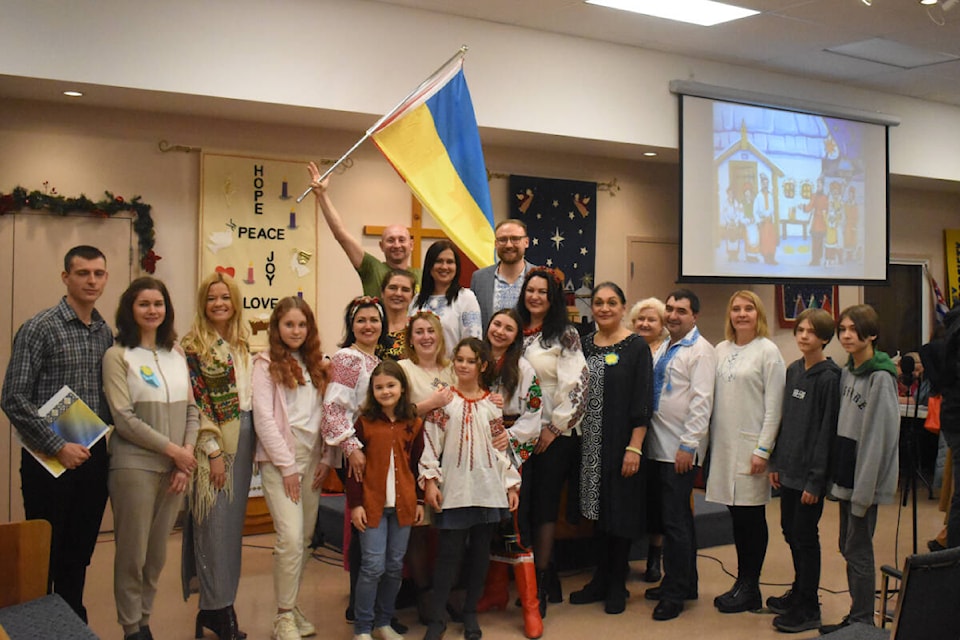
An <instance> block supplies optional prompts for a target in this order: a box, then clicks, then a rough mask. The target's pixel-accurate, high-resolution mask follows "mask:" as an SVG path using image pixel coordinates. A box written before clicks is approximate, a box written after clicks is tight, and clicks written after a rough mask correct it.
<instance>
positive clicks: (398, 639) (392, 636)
mask: <svg viewBox="0 0 960 640" xmlns="http://www.w3.org/2000/svg"><path fill="white" fill-rule="evenodd" d="M373 637H374V638H376V639H377V640H403V636H402V635H400V634H399V633H397V632H396V631H394V630H393V627H391V626H390V625H384V626H382V627H377V628H376V629H374V630H373ZM364 640H366V639H365V638H364Z"/></svg>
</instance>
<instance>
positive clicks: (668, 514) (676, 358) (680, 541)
mask: <svg viewBox="0 0 960 640" xmlns="http://www.w3.org/2000/svg"><path fill="white" fill-rule="evenodd" d="M699 313H700V299H699V298H697V295H696V294H695V293H693V292H692V291H690V290H689V289H677V290H676V291H673V292H672V293H670V295H668V296H667V302H666V325H667V330H668V331H669V332H670V344H669V346H668V347H667V350H666V351H665V352H664V353H663V355H661V356H660V358H659V359H657V361H656V362H655V363H654V366H653V384H654V400H653V407H654V412H653V418H652V420H651V424H650V429H649V431H648V432H647V440H646V443H645V444H646V450H647V451H646V455H647V457H648V461H649V462H648V464H654V465H656V468H655V470H654V471H653V472H652V476H653V477H652V478H651V480H652V481H653V482H654V483H655V484H656V485H657V486H658V487H659V489H660V500H661V502H662V509H663V537H664V541H663V568H664V571H665V574H666V575H665V576H664V578H663V582H661V583H660V586H659V587H653V588H651V589H648V590H647V593H646V597H647V599H648V600H659V601H660V602H659V603H658V604H657V606H656V608H655V609H654V611H653V619H654V620H670V619H672V618H676V617H677V616H678V615H680V613H681V612H682V611H683V601H684V600H695V599H696V598H697V595H698V591H697V541H696V535H695V532H694V525H693V510H692V509H691V507H690V494H691V493H692V492H693V483H694V480H695V478H696V476H697V468H698V466H699V465H700V464H701V462H702V461H703V458H704V456H705V455H706V449H707V443H708V439H707V428H708V426H709V425H710V412H711V410H712V408H713V381H714V376H715V375H716V370H717V358H716V355H715V354H714V351H713V346H711V344H710V343H709V342H708V341H707V340H706V339H705V338H704V337H703V336H701V335H700V332H699V331H698V330H697V315H698V314H699Z"/></svg>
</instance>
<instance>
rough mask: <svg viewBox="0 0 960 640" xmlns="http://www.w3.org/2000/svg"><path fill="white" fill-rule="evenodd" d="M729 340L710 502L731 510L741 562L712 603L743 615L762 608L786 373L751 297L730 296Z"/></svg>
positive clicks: (714, 431)
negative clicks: (772, 465)
mask: <svg viewBox="0 0 960 640" xmlns="http://www.w3.org/2000/svg"><path fill="white" fill-rule="evenodd" d="M725 334H726V336H727V339H726V340H724V341H723V342H721V343H720V344H718V345H717V349H716V353H717V375H716V379H715V383H714V395H713V416H712V417H711V420H710V456H711V457H710V475H709V478H708V479H707V500H709V501H710V502H717V503H719V504H724V505H726V506H727V508H728V509H729V510H730V516H731V518H732V519H733V541H734V544H735V545H736V547H737V564H738V571H737V581H736V583H735V584H734V585H733V587H732V588H731V589H730V590H729V591H727V592H726V593H724V594H723V595H720V596H717V598H716V599H715V600H714V601H713V604H714V606H716V607H717V609H719V610H720V612H721V613H738V612H741V611H750V610H755V609H759V608H761V607H762V606H763V598H762V596H761V594H760V571H761V569H762V568H763V560H764V557H765V556H766V553H767V541H768V539H769V534H768V531H767V519H766V504H767V502H769V501H770V484H769V482H768V480H767V460H768V459H769V458H770V454H771V453H773V446H774V443H775V442H776V439H777V433H778V432H779V430H780V414H781V411H782V408H783V407H782V401H783V389H784V382H785V377H786V368H785V366H784V363H783V357H782V356H781V355H780V349H779V348H778V347H777V345H775V344H774V343H773V342H772V341H771V340H770V339H769V338H768V337H767V336H768V335H769V329H768V327H767V315H766V313H765V311H764V309H763V303H762V302H761V301H760V298H759V297H758V296H757V294H755V293H754V292H753V291H737V292H735V293H734V294H733V295H732V296H730V301H729V303H727V322H726V328H725Z"/></svg>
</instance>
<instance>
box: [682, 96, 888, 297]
mask: <svg viewBox="0 0 960 640" xmlns="http://www.w3.org/2000/svg"><path fill="white" fill-rule="evenodd" d="M683 114H684V120H683V127H684V129H683V162H684V167H683V177H684V180H683V197H684V200H683V202H684V206H683V223H682V224H683V246H682V257H681V262H682V274H683V275H684V276H695V277H698V276H705V277H726V278H739V279H743V280H750V279H756V280H764V281H781V280H787V279H812V280H855V281H865V280H876V279H880V280H882V279H884V278H885V277H886V267H885V265H886V153H885V151H886V147H885V141H886V131H885V128H884V127H881V126H877V125H869V124H864V123H859V122H853V121H850V120H843V119H837V118H830V117H825V116H820V115H814V114H809V113H799V112H794V111H786V110H780V109H771V108H766V107H759V106H753V105H745V104H734V103H729V102H720V101H715V100H706V99H702V98H691V97H689V96H684V111H683ZM694 117H696V118H697V122H696V123H694ZM708 123H710V124H709V125H708ZM708 126H709V129H708V128H707V127H708ZM691 135H693V136H694V137H693V138H691ZM708 145H709V151H708V149H707V147H708ZM710 185H712V189H711V186H710ZM865 212H873V213H872V215H865Z"/></svg>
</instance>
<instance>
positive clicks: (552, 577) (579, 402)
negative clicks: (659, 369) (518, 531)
mask: <svg viewBox="0 0 960 640" xmlns="http://www.w3.org/2000/svg"><path fill="white" fill-rule="evenodd" d="M521 291H522V293H521V297H520V301H519V302H518V303H517V314H518V315H519V316H520V319H521V321H522V323H523V325H522V326H523V344H524V352H523V356H524V357H525V358H526V359H527V361H528V362H529V363H530V364H531V365H532V366H533V369H534V371H536V372H537V378H538V379H539V380H540V389H541V391H542V393H543V398H542V400H543V408H542V412H541V419H540V421H541V428H540V435H539V438H538V440H537V444H536V447H534V451H533V455H532V456H530V459H529V460H528V461H527V462H526V463H525V465H524V470H523V475H524V482H523V484H522V485H521V487H520V490H521V493H522V495H521V498H520V502H521V504H525V505H529V508H530V513H529V515H530V520H531V526H532V528H533V539H532V543H533V555H534V558H535V560H536V566H537V597H538V598H539V600H540V616H541V617H544V616H546V614H547V596H548V595H549V597H550V601H551V602H562V601H563V595H562V592H561V589H560V581H559V579H558V578H557V577H556V574H555V572H553V571H552V570H551V567H552V565H551V562H550V561H551V555H552V554H553V538H554V533H555V531H556V523H557V516H558V512H559V510H560V493H561V489H562V488H563V485H564V483H565V482H566V481H567V480H568V479H570V480H572V482H570V483H569V486H570V489H569V491H570V495H571V496H575V495H576V491H577V486H576V485H577V482H576V477H577V468H578V467H579V464H580V420H581V418H582V417H583V411H584V409H585V402H586V395H587V386H588V382H589V373H588V371H587V362H586V360H585V359H584V357H583V350H582V349H581V347H580V335H579V334H578V333H577V330H576V329H575V328H574V326H573V325H571V324H570V322H569V321H568V320H567V305H566V301H565V300H564V296H563V274H562V273H561V272H559V271H557V270H555V269H544V268H536V269H531V270H530V271H529V272H528V273H527V276H526V278H524V280H523V287H522V289H521ZM570 504H576V500H570ZM526 508H527V507H526V506H525V507H524V509H526ZM548 570H549V574H548ZM548 577H549V580H548Z"/></svg>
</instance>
